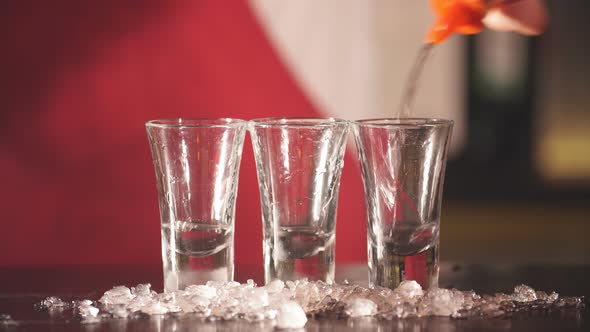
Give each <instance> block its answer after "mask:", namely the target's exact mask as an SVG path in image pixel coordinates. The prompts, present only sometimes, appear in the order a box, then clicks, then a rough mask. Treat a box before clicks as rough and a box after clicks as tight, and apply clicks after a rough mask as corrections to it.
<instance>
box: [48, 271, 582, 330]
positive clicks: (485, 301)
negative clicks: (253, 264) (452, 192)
mask: <svg viewBox="0 0 590 332" xmlns="http://www.w3.org/2000/svg"><path fill="white" fill-rule="evenodd" d="M40 305H41V306H43V307H45V308H47V309H52V308H63V307H64V306H68V305H69V306H71V307H72V308H73V309H74V310H75V311H76V312H77V313H78V314H79V316H81V317H82V321H83V322H88V323H91V322H97V321H100V319H102V318H111V317H115V318H127V317H135V316H137V315H164V314H171V315H183V314H192V315H197V316H199V317H202V318H204V319H207V320H212V321H215V320H232V319H245V320H247V321H250V322H257V321H263V320H272V321H274V323H275V325H276V327H278V328H298V327H303V326H304V325H305V323H306V321H307V317H334V318H341V317H360V316H375V317H378V318H381V319H394V318H406V317H425V316H449V317H453V318H472V317H501V316H507V315H511V314H513V313H515V312H521V311H529V310H538V309H551V308H564V307H582V306H583V299H582V298H580V297H559V295H558V294H557V293H555V292H552V293H550V294H547V293H545V292H542V291H536V290H534V289H533V288H531V287H529V286H526V285H518V286H516V287H515V288H514V292H513V293H512V294H503V293H496V294H495V295H478V294H476V293H475V292H473V291H460V290H457V289H444V288H432V289H429V290H427V291H424V290H422V288H421V287H420V285H419V284H418V283H416V282H415V281H404V282H402V283H401V285H400V286H399V287H398V288H396V289H395V290H390V289H387V288H364V287H361V286H357V285H351V284H348V283H344V284H333V285H329V284H326V283H324V282H321V281H315V282H309V281H307V280H298V281H294V282H293V281H287V282H286V283H284V282H282V281H280V280H275V281H273V282H271V283H269V284H268V285H266V286H263V287H257V285H256V284H255V283H254V282H253V281H252V280H248V282H246V283H244V284H240V283H238V282H216V281H209V282H208V283H207V284H205V285H192V286H189V287H187V288H186V289H184V290H181V291H176V292H172V293H157V292H155V291H154V290H152V289H151V286H150V284H139V285H137V286H136V287H131V288H127V287H125V286H117V287H114V288H112V289H111V290H109V291H107V292H105V293H104V295H103V296H102V297H101V298H100V299H99V300H98V303H95V302H93V301H90V300H82V301H75V302H72V303H71V304H67V303H65V302H64V301H62V300H60V299H59V298H56V297H50V298H47V299H46V300H44V301H43V302H41V304H40Z"/></svg>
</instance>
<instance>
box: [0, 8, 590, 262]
mask: <svg viewBox="0 0 590 332" xmlns="http://www.w3.org/2000/svg"><path fill="white" fill-rule="evenodd" d="M547 3H548V6H549V12H550V19H551V21H550V26H549V30H548V31H547V32H546V33H545V34H544V35H543V36H541V37H524V36H519V35H516V34H513V33H500V32H491V31H485V32H483V33H482V34H480V35H477V36H470V37H465V36H455V37H453V38H452V39H451V40H450V41H449V42H447V43H445V44H442V45H440V46H438V47H437V49H436V50H435V53H434V55H433V57H432V58H431V59H430V61H429V63H428V64H427V66H426V68H425V73H424V77H423V79H422V82H421V87H420V90H419V92H418V95H417V100H416V103H415V105H416V107H415V113H414V116H429V117H443V118H451V119H453V120H454V121H455V123H456V126H455V130H454V135H453V144H452V147H451V154H450V159H449V163H448V166H447V177H446V182H445V194H444V206H443V218H442V226H441V227H442V229H441V256H442V257H441V258H442V260H443V261H447V262H470V263H480V264H494V265H498V266H502V265H503V264H532V265H534V264H547V265H553V264H588V263H590V241H588V240H587V237H588V234H590V233H589V232H588V230H589V223H590V113H589V111H588V104H589V103H590V94H589V93H590V68H589V66H588V59H590V43H589V42H588V41H589V40H590V39H589V37H590V24H588V17H587V16H588V15H589V13H590V3H589V2H588V1H586V0H569V1H559V0H549V1H548V2H547ZM432 20H433V16H432V14H431V12H430V9H429V7H428V2H427V1H426V0H422V1H402V0H396V1H385V0H383V1H381V0H375V1H367V2H361V1H354V0H343V1H339V0H329V1H328V0H326V1H321V2H317V1H296V2H295V1H289V2H287V1H278V0H251V1H234V2H231V3H230V2H221V1H213V0H211V1H207V0H199V1H156V0H150V1H143V2H140V3H135V2H131V1H128V2H127V1H115V0H105V1H101V2H92V3H83V2H78V1H73V0H59V1H55V2H51V3H49V2H47V3H45V2H42V3H39V2H37V1H12V2H11V1H5V2H2V3H0V41H1V42H2V51H1V52H0V73H1V75H0V119H1V120H2V122H0V132H1V133H2V134H1V135H0V137H2V138H1V139H0V149H1V151H0V172H1V174H2V181H3V185H2V186H1V187H0V211H2V215H3V221H2V222H3V225H2V231H0V266H15V265H105V264H107V265H113V264H114V265H117V264H126V265H129V264H134V265H157V264H160V263H161V260H160V259H161V258H160V257H161V256H160V239H159V236H160V230H159V215H158V206H157V197H156V187H155V177H154V174H153V169H152V164H151V159H150V158H151V157H150V154H149V148H148V144H147V138H146V135H145V130H144V127H143V124H144V122H145V121H147V120H151V119H155V118H174V117H222V116H224V117H237V118H244V119H251V118H256V117H263V116H336V117H341V118H345V119H359V118H374V117H387V116H392V115H394V114H395V113H396V112H397V110H398V107H399V102H400V94H401V91H402V89H403V84H404V83H405V79H406V76H407V74H408V72H409V68H410V66H411V65H412V63H413V61H414V58H415V56H416V54H417V52H418V49H419V48H420V46H421V45H422V41H423V38H424V34H425V32H426V30H427V29H428V27H429V26H430V24H431V22H432ZM351 143H352V141H351ZM352 146H353V144H350V147H351V148H350V149H349V151H348V153H347V156H346V161H345V164H346V167H345V169H344V174H343V179H342V187H341V193H340V205H339V219H338V231H337V232H338V233H337V239H338V245H337V260H338V262H364V261H365V260H366V249H365V248H366V242H365V234H366V231H365V219H364V202H363V200H362V184H361V181H360V172H359V170H358V162H357V160H356V156H355V151H354V150H353V147H352ZM241 168H242V170H241V178H240V184H239V186H240V187H239V195H238V203H237V216H236V261H237V263H238V264H254V265H261V262H262V245H261V224H260V205H259V198H258V188H257V183H256V175H255V169H254V161H253V156H252V151H251V144H250V141H249V140H247V141H246V143H245V145H244V158H243V160H242V167H241Z"/></svg>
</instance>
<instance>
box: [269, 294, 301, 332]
mask: <svg viewBox="0 0 590 332" xmlns="http://www.w3.org/2000/svg"><path fill="white" fill-rule="evenodd" d="M306 322H307V316H306V315H305V312H304V311H303V308H301V306H300V305H299V304H297V302H294V301H289V302H286V303H283V304H282V305H281V306H280V308H279V310H278V313H277V318H276V323H277V325H276V326H277V328H279V329H299V328H302V327H303V326H305V323H306Z"/></svg>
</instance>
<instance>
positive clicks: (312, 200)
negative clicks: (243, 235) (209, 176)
mask: <svg viewBox="0 0 590 332" xmlns="http://www.w3.org/2000/svg"><path fill="white" fill-rule="evenodd" d="M249 129H250V133H251V137H252V144H253V146H254V154H255V159H256V169H257V173H258V183H259V186H260V200H261V208H262V222H263V235H264V243H263V248H264V271H265V273H264V276H265V282H266V283H268V282H270V281H272V280H274V279H281V280H297V279H301V278H308V279H309V280H322V281H325V282H327V283H332V282H333V280H334V264H335V262H334V259H335V254H334V248H335V242H336V239H335V230H336V207H337V205H338V189H339V187H340V175H341V174H342V166H343V161H344V159H343V156H344V151H345V147H346V134H347V132H348V123H347V122H346V121H344V120H338V119H314V118H282V119H279V118H267V119H256V120H252V121H251V124H250V128H249Z"/></svg>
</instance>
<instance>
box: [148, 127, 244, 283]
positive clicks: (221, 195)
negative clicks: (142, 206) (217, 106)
mask: <svg viewBox="0 0 590 332" xmlns="http://www.w3.org/2000/svg"><path fill="white" fill-rule="evenodd" d="M246 128H247V122H246V121H242V120H237V119H172V120H154V121H149V122H147V123H146V129H147V134H148V138H149V142H150V147H151V151H152V159H153V163H154V169H155V171H156V181H157V188H158V198H159V206H160V217H161V231H162V260H163V267H164V290H165V291H167V292H171V291H175V290H179V289H184V288H186V286H188V285H192V284H200V283H205V282H207V281H208V280H218V281H231V280H233V274H234V261H233V257H234V253H233V250H234V249H233V239H234V212H235V202H236V195H237V184H238V173H239V167H240V160H241V157H242V146H243V142H244V135H245V132H246Z"/></svg>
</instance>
